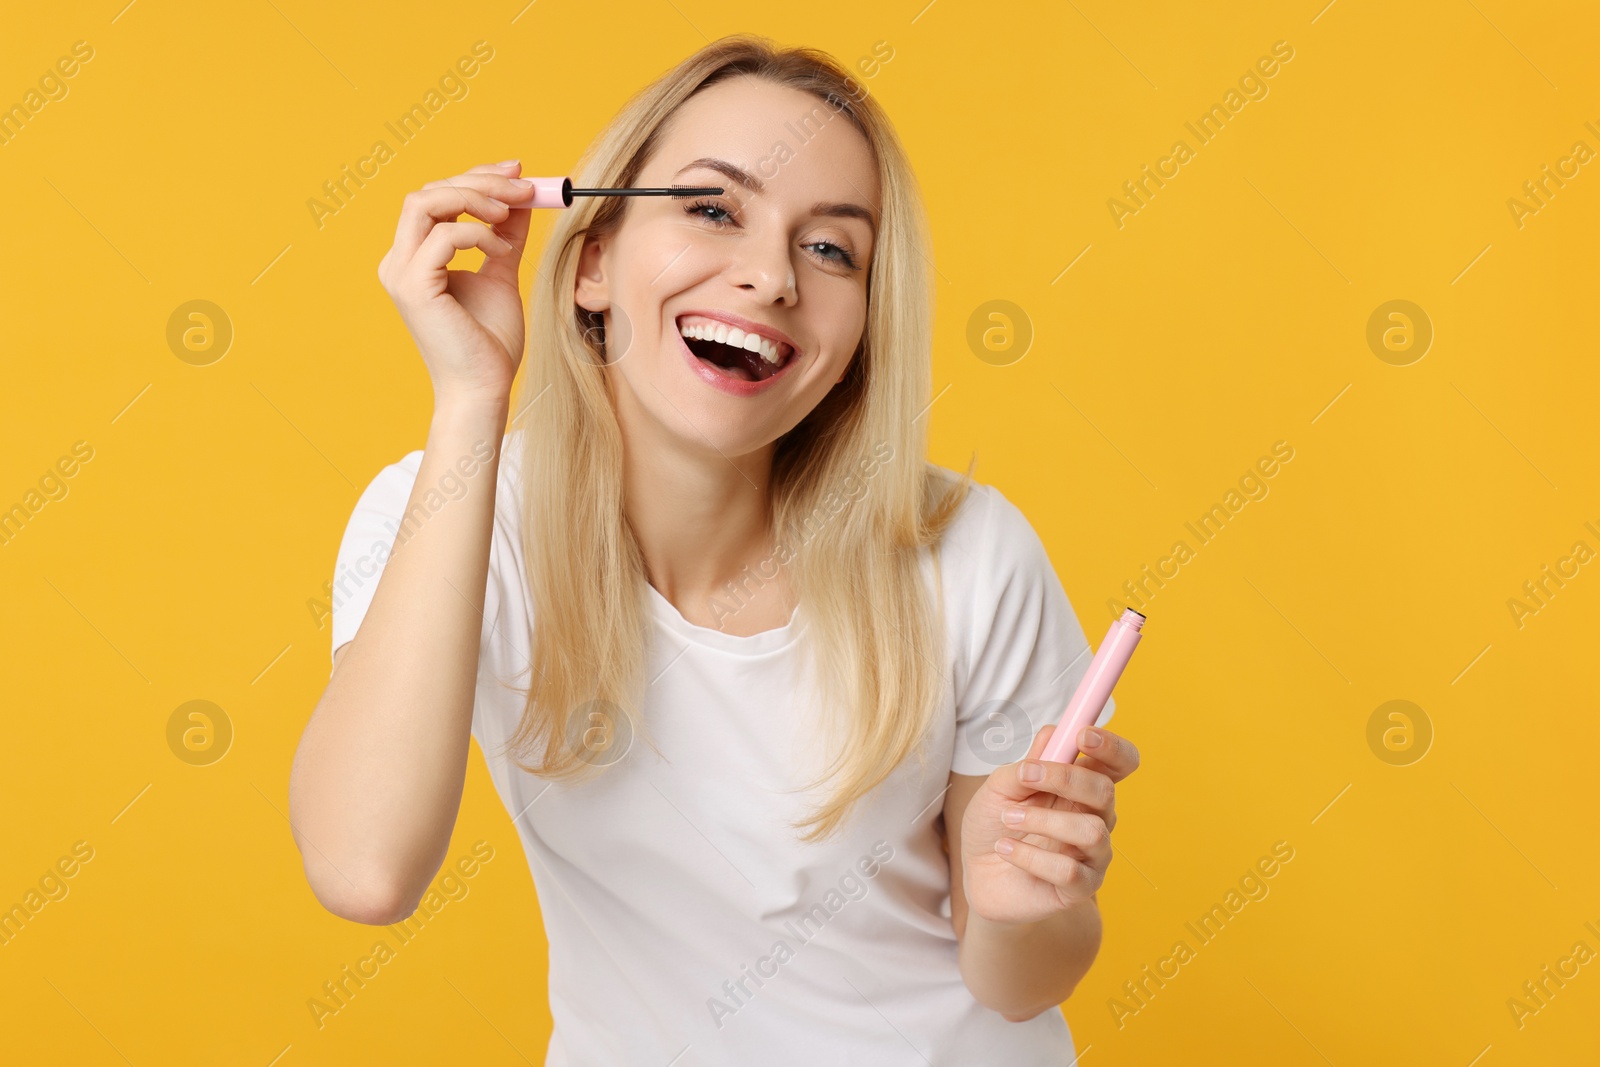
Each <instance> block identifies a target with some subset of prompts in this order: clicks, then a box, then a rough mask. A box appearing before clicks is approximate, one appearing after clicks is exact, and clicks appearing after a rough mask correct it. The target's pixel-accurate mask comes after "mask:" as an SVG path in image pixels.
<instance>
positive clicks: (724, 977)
mask: <svg viewBox="0 0 1600 1067" xmlns="http://www.w3.org/2000/svg"><path fill="white" fill-rule="evenodd" d="M503 449H504V450H503V453H502V459H501V465H500V469H499V481H498V488H497V493H496V501H495V519H494V533H493V537H492V541H491V545H490V552H489V575H488V587H487V590H486V599H485V606H484V625H483V630H482V635H481V636H482V646H481V652H480V659H479V670H478V682H477V695H476V702H475V705H474V708H473V714H472V736H473V737H474V738H475V739H476V740H477V742H478V745H479V747H480V749H481V750H482V752H483V753H484V755H485V758H486V759H487V761H488V767H489V772H490V775H491V777H492V779H493V781H494V784H495V788H496V790H497V791H498V792H499V794H500V798H501V800H502V801H503V802H504V804H505V807H506V810H507V812H508V813H509V814H510V815H511V816H512V821H513V823H514V824H515V825H516V828H517V833H518V835H519V836H520V837H521V839H522V846H523V850H524V852H525V854H526V856H527V859H528V863H529V865H530V867H531V870H532V875H533V881H534V886H535V889H536V891H537V893H538V897H539V904H540V908H541V910H542V911H543V914H544V922H545V933H546V937H547V939H548V941H549V946H550V974H549V996H550V1011H551V1016H552V1018H553V1021H554V1033H553V1035H552V1037H551V1039H550V1045H549V1051H548V1053H547V1058H546V1060H545V1063H546V1067H589V1065H600V1064H606V1065H614V1064H660V1065H666V1064H669V1063H670V1064H672V1065H673V1067H711V1065H718V1067H722V1065H734V1064H739V1065H744V1064H753V1063H761V1064H775V1065H784V1064H797V1065H807V1067H811V1065H815V1064H823V1063H825V1064H829V1065H835V1067H849V1065H855V1064H860V1065H871V1067H897V1065H904V1067H929V1065H932V1067H947V1065H948V1067H956V1065H962V1067H965V1065H970V1064H974V1063H1004V1064H1006V1065H1008V1067H1061V1065H1063V1064H1066V1063H1069V1062H1071V1061H1072V1060H1073V1058H1074V1056H1075V1052H1074V1049H1073V1043H1072V1037H1071V1034H1070V1033H1069V1031H1068V1029H1067V1023H1066V1019H1065V1018H1064V1017H1063V1015H1062V1013H1061V1012H1060V1010H1058V1009H1054V1008H1052V1009H1050V1010H1047V1011H1045V1012H1043V1013H1042V1014H1040V1015H1037V1016H1035V1017H1034V1018H1033V1019H1030V1020H1028V1021H1026V1022H1020V1023H1015V1022H1007V1021H1006V1020H1005V1019H1003V1018H1002V1017H1001V1016H1000V1014H999V1013H997V1012H995V1011H992V1010H990V1009H988V1008H985V1007H983V1006H982V1005H981V1004H979V1003H978V1002H977V1001H976V1000H975V999H974V998H973V996H972V993H971V992H970V991H969V990H968V989H967V987H966V985H965V983H964V982H963V980H962V977H961V973H960V970H959V968H958V965H957V941H956V936H955V932H954V929H953V928H952V926H951V922H950V865H949V858H948V856H947V854H946V853H945V852H944V851H943V849H942V848H941V844H940V838H939V835H938V831H937V827H936V820H937V819H938V817H939V815H940V813H941V811H942V810H943V803H942V800H943V795H944V791H945V789H946V787H947V785H948V784H949V773H950V772H951V771H952V770H953V771H955V772H956V773H959V774H970V775H987V774H989V773H991V772H992V771H994V770H995V769H996V768H997V767H999V766H1002V765H1004V764H1006V763H1009V762H1012V761H1014V760H1016V759H1020V758H1021V757H1022V756H1023V755H1025V754H1026V751H1027V749H1028V746H1029V743H1030V741H1031V740H1032V737H1033V735H1034V733H1035V732H1036V731H1037V730H1038V729H1039V728H1040V727H1041V726H1043V725H1044V724H1045V723H1046V722H1052V721H1055V720H1056V718H1057V717H1058V716H1059V715H1060V713H1061V710H1062V709H1063V708H1064V707H1065V706H1066V703H1067V701H1068V699H1070V697H1071V695H1072V693H1073V691H1074V690H1075V689H1076V687H1077V684H1078V681H1079V680H1080V679H1081V678H1082V677H1083V675H1084V673H1085V672H1086V671H1087V670H1088V666H1089V662H1090V659H1091V655H1090V652H1089V646H1088V642H1087V641H1086V640H1085V637H1084V632H1083V629H1082V627H1081V626H1080V624H1079V622H1078V619H1077V617H1076V616H1075V615H1074V614H1073V611H1072V607H1071V605H1070V604H1069V602H1068V600H1067V596H1066V593H1065V592H1064V591H1063V589H1062V585H1061V582H1060V580H1059V579H1058V578H1057V576H1056V574H1055V572H1054V570H1053V569H1052V568H1051V565H1050V560H1049V557H1048V555H1047V554H1046V551H1045V548H1044V545H1043V544H1042V542H1041V541H1040V540H1039V537H1038V535H1037V534H1036V533H1035V532H1034V530H1033V528H1032V526H1031V525H1030V524H1029V523H1028V521H1027V519H1026V518H1025V517H1024V516H1023V514H1022V512H1021V511H1019V510H1018V509H1017V508H1016V506H1015V505H1013V504H1012V503H1011V502H1010V501H1009V500H1007V499H1006V498H1005V497H1004V496H1002V495H1001V494H1000V492H999V491H998V490H996V489H994V488H993V487H991V486H985V485H981V484H975V485H974V487H973V492H972V494H971V495H970V496H969V498H968V499H967V500H966V501H964V502H963V504H962V506H961V509H960V510H959V511H958V512H957V515H956V518H955V519H954V520H953V522H952V524H951V526H950V527H949V528H948V529H947V530H946V533H945V538H944V541H943V542H942V544H941V548H940V553H939V557H940V558H939V565H940V568H941V574H942V580H943V586H944V597H945V616H946V619H947V620H948V621H947V624H946V625H947V627H948V659H947V664H948V673H947V678H948V682H947V685H946V687H945V697H944V700H943V703H942V707H941V711H940V713H939V715H938V716H937V718H936V720H935V724H934V727H933V730H932V733H931V739H930V740H929V742H928V749H927V751H928V760H927V765H926V767H919V766H918V762H917V759H916V756H915V754H913V755H911V756H909V757H907V759H906V760H904V761H903V762H902V764H901V765H900V766H899V767H898V768H897V769H896V770H895V771H894V772H893V773H892V774H891V775H890V777H889V778H888V779H886V780H885V781H884V782H883V783H882V784H880V785H879V786H878V788H877V789H876V790H874V791H873V792H872V793H870V794H868V796H867V797H865V798H864V799H863V800H862V801H860V802H859V803H858V804H857V806H856V808H855V810H854V811H853V812H852V813H851V815H850V817H849V819H848V820H847V822H846V823H845V825H844V826H843V827H842V829H841V831H840V833H839V835H838V836H837V837H836V838H834V839H832V840H829V841H827V842H824V843H821V844H817V845H805V844H803V843H801V842H800V841H798V839H797V838H796V837H795V835H794V833H793V832H791V831H790V830H789V829H788V825H787V824H788V823H789V822H790V821H791V820H794V819H797V818H798V817H799V816H800V815H801V814H802V813H804V812H806V811H809V810H811V807H812V805H813V804H814V803H815V801H816V799H817V796H816V795H810V796H808V795H807V794H805V793H803V792H801V791H800V788H799V787H800V786H801V785H802V783H803V781H804V780H805V774H807V773H810V772H812V771H813V770H814V769H815V767H816V766H819V765H816V764H813V765H808V766H805V767H803V768H802V767H800V766H797V762H801V761H800V760H799V757H798V756H797V753H799V752H801V751H802V750H813V751H819V750H818V749H815V746H808V742H809V741H810V739H811V738H813V737H815V736H817V734H818V731H817V730H816V729H814V728H813V725H812V723H813V722H814V721H815V720H814V719H813V718H811V717H810V715H809V713H808V712H807V710H806V709H807V702H806V699H805V690H806V688H808V687H806V685H805V678H804V672H803V671H801V670H800V669H799V664H800V663H801V662H802V657H801V655H800V654H801V652H802V651H803V649H804V648H805V647H806V646H805V644H804V642H805V640H806V621H805V619H804V617H803V616H804V612H803V610H802V611H797V612H796V613H795V615H794V617H793V618H791V619H790V621H789V623H788V624H787V625H786V626H783V627H781V628H779V629H775V630H767V631H765V632H762V633H758V634H754V635H751V636H735V635H732V634H728V633H724V632H722V631H720V630H714V629H710V628H706V627H701V626H696V625H693V624H691V623H689V622H688V621H687V620H685V619H684V618H683V616H682V615H681V614H680V613H679V612H678V610H677V609H676V608H674V607H673V606H672V604H671V602H670V601H668V600H667V599H666V598H665V597H663V596H662V595H661V594H660V593H659V592H657V591H656V590H655V589H654V588H648V592H647V596H648V598H649V603H650V612H651V614H652V616H653V626H652V637H651V647H650V651H649V667H648V677H649V678H651V679H653V681H652V682H651V683H650V685H649V687H648V689H647V693H646V696H645V699H644V703H643V705H642V713H643V716H644V718H645V720H646V721H647V722H648V723H649V727H650V731H651V735H652V738H653V739H654V741H655V743H656V745H657V746H658V747H659V748H660V750H661V752H662V753H663V754H664V756H665V760H663V758H662V757H661V756H658V755H657V754H656V752H655V750H653V749H652V748H651V747H650V745H648V744H646V743H644V741H643V739H638V738H636V739H634V743H633V744H632V746H631V747H630V748H629V749H628V751H627V754H626V756H625V757H623V758H621V759H619V760H617V761H616V762H615V763H614V764H613V765H612V766H609V767H607V768H606V769H605V770H604V771H603V772H601V773H600V775H599V776H598V777H597V778H596V779H595V780H594V781H592V782H587V783H579V784H576V785H568V784H564V783H560V782H551V781H549V780H547V779H543V778H539V777H536V776H534V775H531V774H529V773H527V772H525V771H523V770H521V769H520V768H518V767H517V766H516V765H515V764H514V763H513V762H512V761H511V759H510V758H509V757H505V756H503V755H502V754H501V744H502V742H504V741H505V740H506V739H507V738H508V737H509V736H510V735H511V733H512V731H513V730H514V729H515V727H516V724H517V721H518V719H519V717H520V715H521V713H522V694H521V693H518V692H515V691H514V690H512V689H510V688H507V687H506V686H504V685H502V684H500V681H499V679H506V680H507V681H508V682H509V683H510V684H512V685H521V686H526V685H527V682H528V672H529V670H530V666H529V659H528V648H529V633H530V622H531V614H532V610H531V599H530V597H529V594H528V591H527V582H526V580H525V579H524V575H525V573H526V571H525V568H524V560H523V554H522V551H521V543H520V541H519V539H518V536H517V533H518V527H519V525H520V523H519V514H520V512H519V508H520V496H521V486H520V484H519V479H518V477H517V471H518V469H519V460H520V443H519V441H518V439H517V433H516V432H513V433H512V434H511V435H509V436H508V437H507V438H506V439H505V441H504V443H503ZM421 462H422V452H421V451H416V452H412V453H410V454H408V455H407V456H406V457H405V458H404V459H402V460H400V462H398V463H394V464H390V465H389V466H387V467H385V468H384V469H383V470H381V471H380V472H379V473H378V474H377V476H376V477H375V478H374V479H373V480H372V482H371V484H369V485H368V487H367V488H366V490H365V491H364V492H363V493H362V494H361V498H360V500H359V501H358V502H357V504H356V506H355V509H354V512H353V513H352V515H351V517H350V522H349V525H348V527H347V528H346V530H345V534H344V539H343V542H342V544H341V545H340V548H339V556H338V562H337V565H336V571H335V583H334V584H335V590H336V592H335V601H334V609H333V649H334V650H335V651H336V650H337V649H338V648H339V646H341V645H343V644H344V643H345V642H347V641H349V640H350V639H351V638H352V637H354V636H355V633H356V629H357V627H358V626H359V625H360V623H361V618H362V616H363V615H364V614H365V613H366V611H367V608H368V606H369V605H370V603H371V600H372V594H373V592H374V590H375V589H376V587H377V585H378V579H379V576H380V575H381V573H382V567H381V564H382V561H383V560H384V559H386V558H387V556H388V550H389V547H390V545H392V543H393V541H394V533H395V531H396V530H397V529H398V528H399V519H400V515H401V512H402V510H403V509H404V506H405V503H406V501H407V499H408V497H409V495H410V492H411V488H412V486H413V484H414V482H415V480H416V477H417V471H418V468H419V466H420V464H421ZM941 470H943V468H941ZM944 473H945V474H947V475H948V476H950V477H952V478H954V477H956V475H955V473H954V472H951V471H947V470H945V471H944ZM439 488H441V489H442V490H445V491H448V490H449V489H450V488H451V486H448V485H447V486H443V487H439ZM445 491H441V492H439V493H434V494H430V495H429V497H428V498H427V500H425V501H424V504H425V506H427V507H429V508H430V509H436V508H437V507H440V506H448V504H447V503H446V499H447V493H446V492H445ZM922 562H923V575H924V578H925V580H926V581H927V582H928V583H929V584H928V588H929V590H930V592H933V593H935V595H936V586H935V585H934V584H933V582H934V575H933V561H932V554H931V553H930V552H929V551H928V550H926V549H924V551H923V554H922ZM802 607H803V605H802ZM1004 702H1010V703H1009V705H1008V704H1006V703H1004ZM1114 708H1115V705H1114V703H1113V702H1111V701H1108V702H1107V704H1106V707H1105V709H1104V710H1103V711H1102V712H1101V714H1100V717H1099V718H1098V720H1097V721H1098V722H1100V723H1104V722H1106V721H1107V720H1108V719H1109V718H1110V717H1111V715H1112V712H1113V710H1114ZM803 772H804V773H803ZM785 790H793V792H785Z"/></svg>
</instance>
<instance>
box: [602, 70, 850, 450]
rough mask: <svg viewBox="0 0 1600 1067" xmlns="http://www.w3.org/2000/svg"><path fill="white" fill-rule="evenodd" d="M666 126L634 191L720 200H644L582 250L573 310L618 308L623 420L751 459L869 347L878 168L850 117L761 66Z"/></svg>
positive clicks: (616, 392)
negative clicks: (773, 78) (757, 73)
mask: <svg viewBox="0 0 1600 1067" xmlns="http://www.w3.org/2000/svg"><path fill="white" fill-rule="evenodd" d="M662 134H663V136H662V138H661V140H660V143H659V145H658V147H657V149H656V151H655V153H654V155H653V156H652V157H651V158H650V159H649V160H648V161H647V162H646V164H645V166H644V168H643V170H642V171H641V173H640V174H639V177H638V179H637V180H636V182H635V183H634V184H635V185H638V186H649V187H654V186H668V185H693V186H720V187H722V189H723V194H722V195H720V196H701V197H691V198H682V199H680V198H674V197H635V198H631V199H630V200H629V202H628V203H627V207H626V210H625V212H624V215H623V221H622V223H621V225H620V226H619V227H618V228H617V229H616V231H615V232H613V233H611V234H609V235H607V236H605V237H603V238H600V239H598V240H596V239H590V240H588V241H586V242H585V247H584V250H583V255H582V259H581V261H580V263H579V268H578V284H577V293H576V299H577V303H578V304H579V305H580V306H581V307H583V308H585V309H587V310H590V311H601V312H604V313H605V320H606V349H607V367H606V374H607V383H608V386H609V388H610V389H611V392H612V396H613V398H614V400H615V402H616V405H617V413H618V418H619V420H620V421H621V422H622V423H623V425H624V428H625V429H626V430H630V431H633V432H635V433H637V432H640V431H643V432H644V433H646V434H650V433H653V432H655V430H653V429H652V428H651V427H652V425H653V426H654V427H657V428H659V430H660V431H661V432H665V433H668V434H671V435H672V436H674V437H676V438H679V439H681V440H682V441H684V442H685V443H687V444H689V445H691V446H692V447H694V448H697V449H706V450H708V451H709V450H710V449H711V448H714V449H715V450H716V451H717V452H721V453H722V454H723V455H728V456H732V455H740V454H744V453H748V452H752V451H755V450H757V449H760V448H762V447H764V446H766V445H769V444H770V443H772V442H773V441H775V440H777V439H778V438H779V437H781V436H782V435H783V434H785V433H787V432H788V431H789V430H791V429H792V428H793V427H794V426H795V425H796V424H797V423H798V422H799V421H800V420H801V419H803V418H804V417H805V416H806V414H807V413H809V412H810V411H811V410H812V409H813V408H814V407H816V406H817V404H818V403H819V402H820V401H821V400H822V398H823V397H824V396H825V395H827V393H828V391H829V390H830V389H832V388H833V387H834V385H835V384H836V383H837V382H838V380H839V378H840V376H841V375H843V374H844V372H845V370H846V368H847V367H848V366H849V363H850V360H851V358H852V356H853V355H854V353H855V351H856V348H857V346H858V345H859V344H860V343H861V338H862V335H863V333H864V331H865V328H866V313H867V273H868V271H867V268H868V266H869V264H870V263H871V262H872V254H873V248H874V244H875V240H874V238H875V225H876V218H877V211H876V206H877V204H878V203H879V197H880V189H879V182H878V172H877V165H876V163H875V161H874V159H873V155H872V149H871V147H870V146H869V145H868V143H867V140H866V138H865V137H863V136H862V134H861V132H860V131H859V130H857V129H856V127H855V126H854V125H853V124H852V122H851V121H850V119H849V118H848V117H847V116H845V115H844V114H843V113H841V112H838V111H836V110H835V109H834V108H833V107H832V106H831V105H830V104H828V103H827V102H825V101H823V100H821V99H819V98H818V97H816V96H813V95H812V94H810V93H806V92H801V91H800V90H797V89H792V88H789V87H788V86H783V85H778V84H775V83H773V82H770V81H767V80H765V79H760V78H755V77H751V76H748V75H744V76H739V77H735V78H730V79H729V80H727V81H723V82H720V83H718V84H716V85H713V86H711V87H710V88H708V89H705V90H703V91H702V92H700V93H697V94H696V95H695V96H693V97H691V98H690V99H689V100H688V101H687V102H686V103H685V104H684V105H683V106H682V107H680V108H679V109H678V111H677V112H676V113H675V114H674V115H673V117H672V118H671V119H669V120H668V123H667V125H666V127H665V128H664V129H663V130H662ZM752 335H753V336H752Z"/></svg>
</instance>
